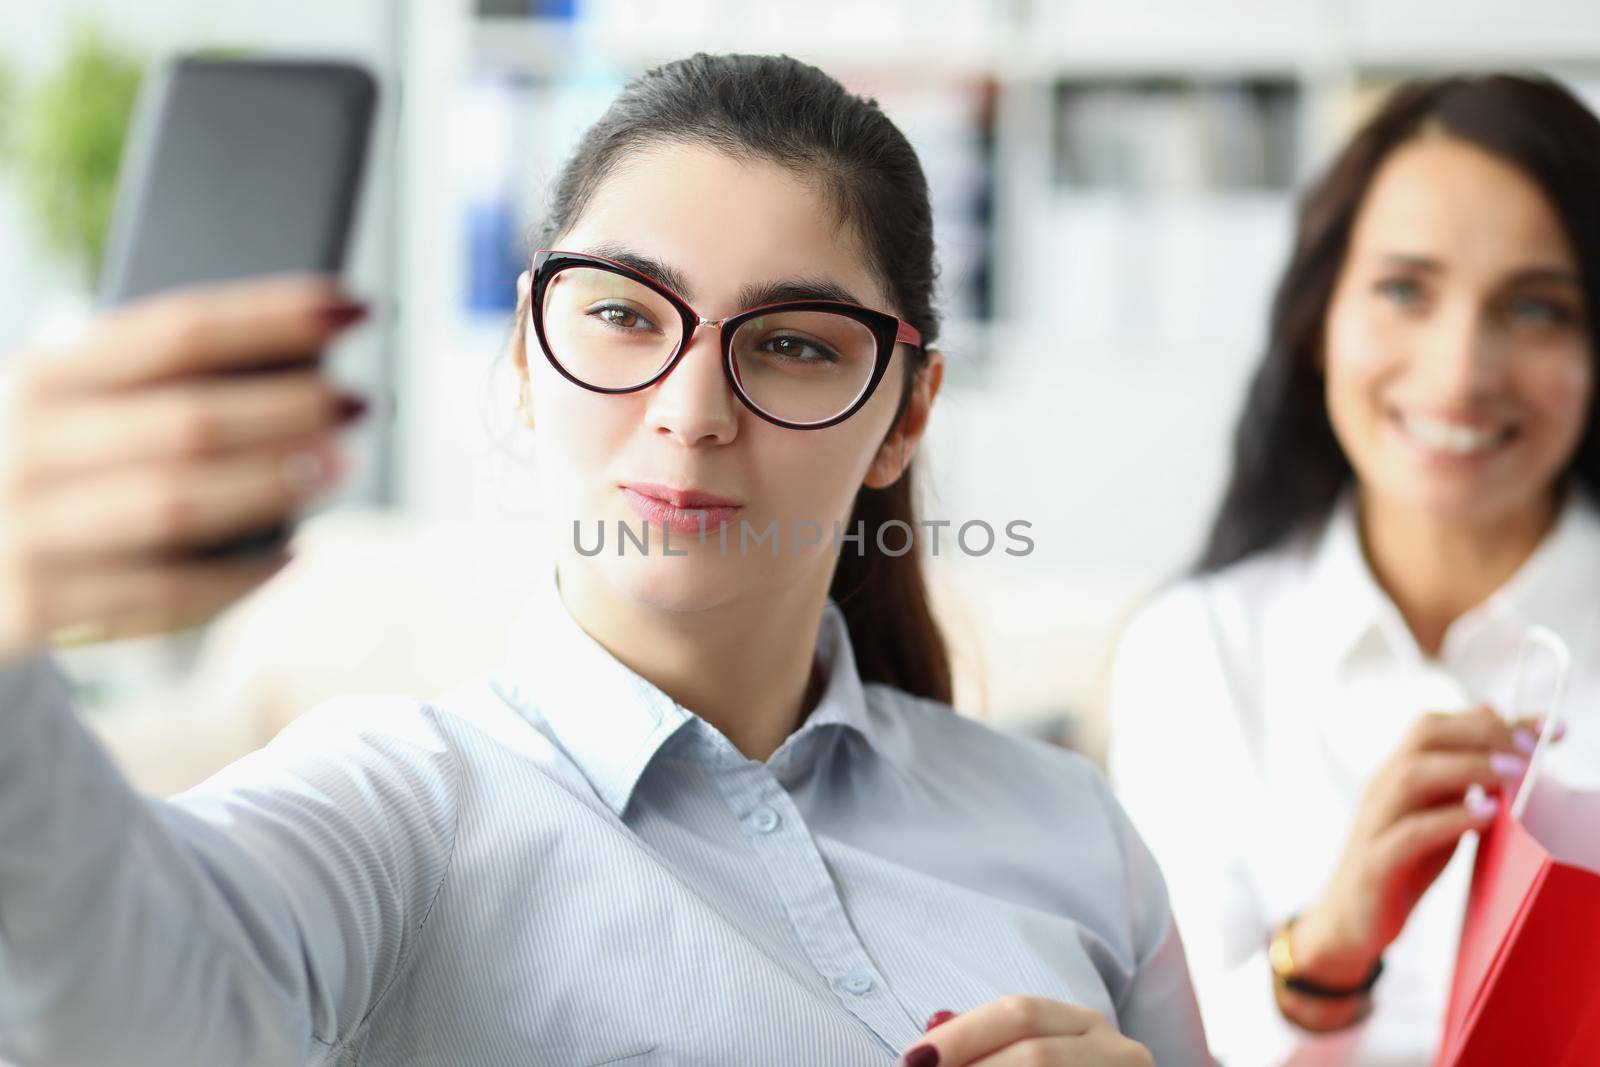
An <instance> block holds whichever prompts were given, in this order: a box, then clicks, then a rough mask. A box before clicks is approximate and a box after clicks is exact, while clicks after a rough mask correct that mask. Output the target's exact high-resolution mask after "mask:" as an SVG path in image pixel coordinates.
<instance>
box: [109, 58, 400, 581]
mask: <svg viewBox="0 0 1600 1067" xmlns="http://www.w3.org/2000/svg"><path fill="white" fill-rule="evenodd" d="M377 95H378V91H377V83H376V81H375V79H374V78H373V77H372V75H371V73H370V72H368V71H367V70H366V69H365V68H363V67H361V66H359V65H356V64H353V63H347V62H333V61H308V60H294V59H253V58H251V59H234V58H220V57H215V56H205V55H184V56H178V57H176V58H174V59H172V60H170V61H169V62H167V63H165V64H163V65H162V66H161V67H160V68H159V69H158V70H157V71H156V72H155V73H154V74H152V75H151V77H149V78H148V79H147V80H146V82H145V83H144V85H143V86H142V87H141V89H140V94H139V100H138V103H137V104H136V106H135V110H134V117H133V120H132V124H131V127H130V130H129V136H128V140H127V148H126V150H125V153H124V156H123V160H122V163H121V165H120V167H119V170H118V174H117V192H116V198H115V202H114V205H113V208H112V217H111V228H110V232H109V234H108V236H107V242H106V255H105V260H104V270H103V273H102V277H101V280H100V302H101V304H102V305H105V306H112V305H116V304H121V303H124V302H126V301H129V300H132V299H135V298H137V297H141V296H145V295H147V294H150V293H155V292H159V291H161V290H164V289H171V288H174V287H178V286H183V285H191V284H196V283H200V282H207V281H223V280H227V279H233V278H245V277H251V276H254V275H260V274H272V273H277V272H280V271H322V272H327V273H338V272H340V271H341V270H342V269H343V267H344V261H345V251H346V248H347V246H348V244H349V239H350V232H351V229H352V224H353V222H354V219H355V213H356V207H357V199H358V196H359V193H360V187H361V178H362V173H363V170H364V167H365V162H366V157H367V153H368V142H369V141H370V140H371V131H372V124H373V112H374V109H375V106H376V102H377ZM321 358H322V355H321V353H320V352H308V353H307V354H306V358H305V359H304V360H302V361H297V362H293V363H285V364H277V365H273V366H269V367H262V368H256V369H249V370H242V371H227V372H223V373H225V374H227V375H230V376H231V375H241V374H244V375H248V374H259V373H282V372H284V371H287V370H294V369H304V368H305V367H307V366H313V367H314V366H317V365H319V364H320V362H321ZM289 534H290V526H289V524H288V523H286V522H285V523H278V524H275V525H273V526H272V527H269V528H267V529H264V530H260V531H255V532H252V533H250V534H248V535H246V536H244V537H240V538H235V539H232V540H229V541H227V542H224V543H222V544H218V545H212V546H206V547H204V548H201V549H198V550H196V551H194V552H193V553H190V554H189V555H188V556H186V557H185V558H193V559H222V558H232V557H237V556H243V555H249V554H253V553H258V552H267V551H274V550H279V549H281V548H283V547H284V545H286V544H287V542H288V538H289Z"/></svg>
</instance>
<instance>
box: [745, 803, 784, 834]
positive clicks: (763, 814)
mask: <svg viewBox="0 0 1600 1067" xmlns="http://www.w3.org/2000/svg"><path fill="white" fill-rule="evenodd" d="M780 822H782V820H781V819H780V818H778V813H777V812H775V811H773V810H772V809H771V808H769V807H766V806H765V805H763V806H762V807H759V808H757V809H756V810H755V811H752V812H751V813H750V825H751V826H754V827H755V828H756V831H757V832H758V833H763V834H770V833H772V831H774V830H776V829H777V828H778V823H780Z"/></svg>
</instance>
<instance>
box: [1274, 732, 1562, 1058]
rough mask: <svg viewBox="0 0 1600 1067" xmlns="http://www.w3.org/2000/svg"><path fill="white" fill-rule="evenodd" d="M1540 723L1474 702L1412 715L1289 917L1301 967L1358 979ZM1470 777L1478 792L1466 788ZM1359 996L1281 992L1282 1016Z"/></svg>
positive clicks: (1321, 1019)
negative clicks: (1330, 858) (1314, 883)
mask: <svg viewBox="0 0 1600 1067" xmlns="http://www.w3.org/2000/svg"><path fill="white" fill-rule="evenodd" d="M1538 729H1539V724H1538V721H1537V720H1533V719H1524V720H1520V721H1518V722H1515V723H1507V722H1506V721H1505V720H1504V719H1502V718H1501V717H1500V716H1499V715H1497V714H1495V712H1494V711H1492V710H1491V709H1489V708H1487V707H1481V706H1480V707H1478V708H1475V709H1473V710H1472V711H1468V712H1462V713H1459V714H1448V713H1443V712H1433V713H1430V714H1426V715H1423V716H1421V717H1420V718H1418V719H1417V721H1416V723H1415V724H1414V725H1413V726H1412V728H1411V730H1410V731H1409V732H1408V733H1407V735H1406V738H1405V740H1404V741H1403V742H1401V744H1400V747H1399V749H1398V750H1397V751H1396V752H1395V754H1394V755H1393V756H1392V757H1391V758H1390V759H1389V761H1388V762H1387V763H1386V764H1384V766H1383V767H1382V768H1381V769H1380V770H1379V772H1378V773H1377V774H1376V775H1375V776H1373V779H1372V781H1371V782H1370V783H1369V784H1368V786H1367V789H1366V791H1365V793H1364V794H1363V796H1362V800H1361V805H1360V808H1359V809H1358V811H1357V814H1356V819H1355V823H1354V826H1353V827H1352V829H1351V832H1350V836H1349V838H1348V840H1347V842H1346V844H1345V848H1344V851H1343V853H1342V854H1341V856H1340V859H1339V863H1338V866H1337V867H1336V868H1335V871H1334V874H1333V877H1332V878H1331V879H1330V881H1329V884H1328V886H1327V889H1326V890H1325V891H1324V892H1323V894H1322V896H1321V898H1320V899H1319V900H1318V901H1317V902H1316V903H1315V904H1314V905H1313V906H1312V907H1310V908H1309V909H1307V910H1306V911H1305V912H1304V913H1303V914H1302V915H1301V917H1300V918H1299V919H1298V920H1297V921H1296V922H1295V924H1294V928H1293V934H1292V941H1291V945H1292V951H1293V954H1294V958H1295V961H1296V969H1297V971H1298V973H1299V974H1300V975H1301V976H1303V977H1306V978H1309V979H1311V980H1312V981H1314V982H1317V983H1318V984H1320V985H1325V986H1331V987H1335V988H1353V987H1357V986H1359V985H1361V983H1362V982H1363V980H1364V979H1365V978H1366V977H1367V976H1368V975H1369V974H1371V973H1372V970H1373V967H1374V965H1375V964H1376V963H1377V961H1378V959H1379V957H1380V956H1381V955H1382V954H1383V951H1384V950H1385V949H1386V948H1388V947H1389V945H1390V943H1391V942H1393V941H1394V939H1395V938H1396V937H1398V936H1399V935H1400V930H1401V928H1402V927H1404V925H1405V923H1406V919H1407V918H1409V917H1410V915H1411V912H1412V909H1413V908H1415V907H1416V905H1417V902H1418V901H1419V900H1420V899H1421V898H1422V895H1423V893H1424V892H1426V891H1427V889H1428V887H1429V886H1430V885H1432V884H1433V882H1434V879H1436V878H1437V877H1438V876H1439V873H1440V872H1441V871H1443V870H1444V867H1445V864H1447V863H1448V862H1449V861H1450V857H1451V856H1452V855H1453V854H1454V853H1455V850H1456V845H1457V843H1458V842H1459V841H1460V839H1461V836H1462V835H1463V834H1465V833H1466V832H1467V831H1469V830H1482V829H1484V828H1485V827H1486V826H1488V824H1489V823H1490V822H1492V821H1493V820H1494V817H1495V814H1496V812H1497V811H1498V809H1499V805H1500V804H1501V803H1503V802H1505V798H1506V797H1508V796H1509V795H1510V794H1511V792H1512V788H1511V787H1512V786H1514V784H1515V783H1516V782H1517V781H1518V780H1520V779H1521V777H1522V775H1523V773H1524V772H1526V771H1527V769H1528V761H1527V758H1526V754H1527V753H1530V752H1531V751H1532V748H1533V744H1532V742H1533V740H1534V739H1535V738H1536V737H1537V736H1538ZM1472 786H1479V787H1481V788H1482V789H1483V790H1484V795H1483V796H1482V797H1477V796H1473V795H1469V794H1468V790H1469V789H1470V788H1471V787H1472ZM1363 999H1364V998H1344V999H1334V1000H1328V999H1318V998H1309V997H1303V996H1299V995H1297V994H1295V993H1293V992H1292V991H1288V990H1283V991H1280V993H1279V1001H1280V1006H1282V1007H1283V1008H1284V1009H1285V1011H1286V1013H1287V1014H1288V1015H1289V1017H1290V1018H1292V1019H1294V1020H1295V1021H1297V1022H1300V1023H1301V1024H1302V1025H1305V1026H1307V1027H1308V1028H1311V1029H1331V1028H1336V1027H1338V1026H1342V1025H1346V1024H1348V1023H1349V1022H1350V1021H1352V1018H1351V1017H1352V1016H1355V1015H1359V1013H1360V1012H1361V1011H1362V1010H1363V1008H1364V1003H1363Z"/></svg>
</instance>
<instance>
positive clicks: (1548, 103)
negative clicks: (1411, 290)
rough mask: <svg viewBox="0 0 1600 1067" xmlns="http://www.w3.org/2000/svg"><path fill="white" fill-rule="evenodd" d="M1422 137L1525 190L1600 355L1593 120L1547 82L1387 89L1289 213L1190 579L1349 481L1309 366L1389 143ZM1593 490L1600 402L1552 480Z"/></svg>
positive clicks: (1280, 530)
mask: <svg viewBox="0 0 1600 1067" xmlns="http://www.w3.org/2000/svg"><path fill="white" fill-rule="evenodd" d="M1429 130H1437V131H1439V132H1442V133H1444V134H1447V135H1448V136H1451V137H1456V138H1459V139H1461V140H1464V141H1468V142H1470V143H1472V144H1474V145H1476V146H1478V147H1480V148H1483V149H1485V150H1486V151H1489V152H1492V153H1494V154H1495V155H1496V156H1498V157H1500V158H1501V159H1503V160H1505V161H1507V162H1508V163H1510V164H1512V165H1513V166H1515V167H1517V168H1518V169H1520V170H1521V171H1522V172H1523V173H1525V174H1526V175H1527V176H1528V177H1529V178H1530V179H1531V180H1532V181H1533V182H1534V183H1535V184H1537V185H1538V186H1539V188H1540V190H1541V191H1543V193H1544V195H1545V196H1546V197H1547V198H1548V199H1549V201H1550V203H1551V205H1552V206H1553V207H1554V209H1555V212H1556V215H1557V217H1558V218H1559V219H1560V220H1561V223H1562V226H1563V227H1564V228H1565V230H1566V234H1567V237H1568V239H1569V240H1570V241H1571V242H1572V245H1573V248H1574V250H1575V252H1576V255H1577V259H1578V273H1579V280H1580V284H1581V286H1582V289H1583V300H1584V306H1585V308H1586V309H1587V311H1588V315H1587V325H1588V330H1589V347H1590V352H1591V353H1596V352H1600V120H1597V119H1596V118H1595V116H1594V115H1593V114H1592V113H1591V112H1590V111H1589V110H1588V109H1587V108H1585V107H1584V106H1583V104H1581V103H1580V102H1579V101H1578V100H1577V99H1576V98H1575V97H1574V96H1573V95H1572V94H1571V93H1570V92H1568V91H1567V90H1566V89H1565V88H1563V87H1562V86H1561V85H1559V84H1557V83H1556V82H1555V81H1553V80H1551V79H1549V78H1545V77H1541V76H1537V75H1530V76H1515V75H1508V74H1491V75H1484V76H1478V77H1448V78H1440V79H1434V80H1427V81H1414V82H1409V83H1407V84H1405V85H1403V86H1401V87H1400V88H1399V89H1397V90H1396V91H1395V92H1394V93H1393V94H1392V95H1391V96H1390V97H1389V98H1388V100H1387V101H1386V102H1385V104H1384V106H1383V107H1382V108H1381V109H1380V110H1379V111H1378V113H1377V114H1376V115H1375V116H1374V117H1373V118H1372V119H1371V120H1369V121H1368V122H1367V123H1366V125H1364V126H1363V127H1362V128H1361V130H1360V131H1359V132H1358V133H1357V134H1356V135H1355V138H1354V139H1353V140H1352V141H1351V142H1350V143H1349V145H1347V146H1346V147H1345V149H1344V151H1343V152H1342V153H1340V155H1339V156H1338V158H1337V159H1335V160H1334V162H1333V165H1332V166H1331V167H1330V168H1329V170H1328V171H1327V173H1326V174H1325V175H1324V176H1323V178H1322V179H1321V180H1320V181H1318V182H1317V183H1316V184H1315V185H1314V186H1312V188H1311V189H1310V191H1309V192H1308V193H1307V194H1306V196H1305V198H1304V200H1303V201H1302V203H1301V208H1300V219H1299V232H1298V234H1297V236H1296V238H1295V245H1294V252H1293V254H1292V255H1291V257H1290V260H1289V266H1288V269H1287V270H1285V272H1284V274H1283V277H1282V279H1281V280H1280V282H1279V284H1278V290H1277V294H1276V297H1275V298H1274V301H1273V305H1272V317H1271V324H1270V327H1269V331H1268V341H1267V351H1266V356H1265V357H1264V358H1263V359H1262V361H1261V364H1260V366H1259V367H1258V368H1257V370H1256V373H1255V376H1254V378H1253V380H1252V381H1251V383H1250V389H1249V393H1248V395H1247V397H1246V400H1245V406H1244V411H1243V414H1242V415H1241V416H1240V418H1239V422H1238V426H1237V428H1236V430H1235V434H1234V442H1233V469H1232V473H1231V475H1230V476H1229V480H1228V486H1227V489H1226V491H1225V492H1224V494H1223V498H1222V504H1221V507H1220V508H1219V510H1218V512H1217V515H1216V518H1215V519H1214V520H1213V523H1212V526H1211V531H1210V534H1209V536H1208V538H1207V541H1206V546H1205V549H1204V551H1203V552H1202V553H1201V557H1200V560H1199V562H1198V563H1197V564H1196V570H1197V571H1200V572H1206V571H1213V570H1218V569H1220V568H1222V567H1225V566H1227V565H1228V564H1230V563H1233V562H1235V561H1237V560H1240V559H1243V558H1245V557H1246V556H1249V555H1252V554H1254V553H1257V552H1261V551H1265V550H1267V549H1270V548H1272V547H1274V546H1276V545H1278V544H1279V543H1281V542H1282V541H1284V540H1285V539H1287V538H1288V537H1289V536H1290V535H1292V534H1293V533H1295V532H1296V531H1297V530H1299V529H1302V528H1303V527H1305V526H1308V525H1312V524H1316V523H1320V522H1321V521H1323V520H1324V519H1325V518H1326V517H1327V515H1328V513H1329V512H1330V510H1331V509H1332V506H1333V503H1334V501H1335V500H1336V499H1337V497H1338V495H1339V493H1340V491H1341V490H1342V489H1343V487H1344V486H1345V485H1346V484H1347V483H1348V482H1349V481H1350V479H1351V477H1352V471H1351V467H1350V462H1349V460H1348V459H1347V458H1346V457H1345V455H1344V452H1343V450H1341V449H1340V447H1339V443H1338V441H1337V439H1336V438H1335V437H1334V433H1333V426H1332V424H1331V423H1330V421H1329V419H1328V411H1327V403H1326V401H1325V399H1324V395H1323V382H1322V375H1321V372H1320V371H1319V370H1318V369H1317V362H1318V360H1317V356H1318V353H1319V351H1320V348H1321V345H1322V337H1323V329H1324V320H1325V319H1326V317H1327V313H1328V304H1329V302H1330V300H1331V299H1332V296H1333V290H1334V286H1335V284H1336V283H1337V281H1338V278H1339V274H1340V271H1341V270H1342V268H1343V266H1344V260H1345V254H1346V250H1347V249H1348V246H1349V243H1350V231H1351V229H1352V227H1353V224H1354V222H1355V218H1356V214H1357V212H1358V211H1359V209H1360V207H1361V203H1362V201H1363V199H1364V198H1365V197H1366V193H1367V189H1368V187H1369V186H1370V185H1371V184H1372V179H1373V177H1374V175H1375V174H1376V173H1377V171H1378V168H1379V167H1380V166H1382V164H1383V162H1384V160H1385V159H1387V158H1388V156H1389V154H1390V153H1391V152H1393V151H1394V150H1395V149H1396V148H1397V147H1399V146H1400V145H1401V144H1403V143H1405V142H1407V141H1409V140H1411V139H1413V138H1415V137H1417V136H1418V135H1419V134H1422V133H1424V132H1425V131H1429ZM1572 479H1576V480H1577V481H1578V482H1579V483H1581V484H1583V485H1585V486H1586V487H1588V488H1589V489H1591V490H1595V491H1600V389H1597V390H1595V395H1594V396H1593V397H1592V398H1591V401H1590V408H1589V418H1588V424H1587V426H1586V428H1585V430H1584V434H1583V438H1582V440H1581V441H1580V443H1579V445H1578V448H1577V450H1576V452H1575V453H1574V454H1573V457H1572V459H1571V461H1570V463H1569V464H1568V466H1567V468H1566V469H1565V470H1564V471H1563V472H1562V474H1561V481H1562V483H1566V482H1568V481H1570V480H1572Z"/></svg>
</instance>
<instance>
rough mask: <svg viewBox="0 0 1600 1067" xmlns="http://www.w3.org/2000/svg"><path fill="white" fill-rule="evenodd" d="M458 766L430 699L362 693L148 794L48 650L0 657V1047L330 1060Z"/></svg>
mask: <svg viewBox="0 0 1600 1067" xmlns="http://www.w3.org/2000/svg"><path fill="white" fill-rule="evenodd" d="M458 778H459V775H458V769H457V766H456V763H455V757H454V756H453V754H452V752H451V750H450V748H449V746H448V745H447V744H446V743H445V741H444V739H443V738H442V736H441V732H440V731H439V730H438V729H437V723H436V722H435V721H434V719H433V713H432V711H431V709H430V708H428V707H427V706H426V705H422V706H420V707H419V705H418V703H417V702H415V701H412V700H410V699H408V698H404V697H398V696H380V695H360V696H351V697H341V698H338V699H337V700H332V701H328V702H326V703H325V704H323V705H322V706H320V707H318V708H315V709H312V710H311V711H309V712H307V713H306V714H305V715H303V716H301V717H300V718H299V719H297V720H296V721H295V722H294V723H292V724H291V725H290V726H289V727H288V728H287V729H285V730H284V731H283V732H282V733H281V734H280V735H279V736H278V737H277V738H276V739H275V740H274V741H273V742H272V743H271V744H269V745H267V746H266V747H265V748H263V749H261V750H260V751H258V752H255V753H252V754H250V755H249V756H246V757H244V758H243V759H241V760H239V761H237V762H236V763H234V764H232V765H231V766H229V767H228V768H226V769H224V770H223V771H221V772H219V773H218V774H217V775H214V776H213V777H212V778H211V779H209V780H207V781H206V782H203V783H201V784H200V785H198V786H196V787H195V788H193V789H191V790H189V791H188V792H186V793H183V794H180V795H178V796H176V797H173V798H170V799H167V800H162V799H159V798H156V797H151V796H146V795H143V794H140V793H138V792H137V791H135V790H134V789H133V788H132V787H131V786H130V785H129V784H128V782H127V780H126V779H125V778H124V777H123V776H122V774H121V772H120V771H119V770H118V769H117V768H116V766H115V765H114V763H113V762H112V760H111V758H110V756H109V754H108V753H107V752H106V750H105V749H104V747H103V745H102V744H101V743H100V742H99V740H98V739H97V738H95V737H94V735H93V734H92V733H91V732H90V731H89V730H88V729H87V728H86V727H85V726H84V725H83V723H82V722H81V721H79V719H78V717H77V715H76V714H75V712H74V709H73V708H72V706H71V698H70V691H69V688H68V685H67V683H66V680H65V678H63V676H62V675H61V673H60V671H59V669H58V668H57V665H56V664H55V663H54V662H53V661H52V660H51V659H50V658H49V657H47V656H41V657H38V658H36V659H33V660H31V661H25V662H23V663H21V664H13V665H11V666H9V667H0V1058H5V1057H13V1058H15V1059H17V1060H18V1061H19V1062H23V1063H29V1064H58V1063H60V1064H66V1063H72V1064H79V1063H116V1064H119V1065H121V1067H138V1065H144V1064H150V1065H156V1064H160V1065H164V1067H170V1065H173V1064H182V1063H207V1064H212V1063H218V1064H220V1063H226V1064H239V1065H255V1064H279V1063H283V1064H289V1063H293V1064H305V1063H307V1062H318V1061H320V1060H323V1059H327V1058H329V1057H328V1055H327V1054H328V1053H330V1052H331V1051H332V1050H333V1049H334V1048H335V1047H337V1046H338V1045H339V1044H340V1043H341V1042H342V1041H344V1040H346V1039H348V1038H349V1037H350V1036H351V1035H352V1034H353V1033H354V1032H355V1031H356V1030H357V1029H359V1027H360V1025H361V1023H362V1021H363V1020H364V1019H365V1017H366V1016H367V1014H368V1013H369V1012H370V1011H371V1009H372V1008H373V1007H374V1006H375V1005H376V1003H377V1002H378V1000H379V998H381V997H382V995H383V993H384V991H385V989H387V988H388V986H389V985H390V984H391V983H392V982H393V981H394V980H395V978H396V976H397V975H398V974H399V973H400V972H401V969H402V968H403V967H404V966H405V963H406V960H407V957H408V953H409V952H410V950H411V948H412V946H413V945H414V944H415V942H416V940H417V937H418V934H419V933H420V931H421V929H422V926H423V923H424V922H425V921H426V919H427V915H428V909H429V907H430V905H431V903H432V900H433V898H434V895H435V894H436V893H437V892H438V890H439V888H440V886H441V885H442V883H443V879H444V875H445V871H446V870H447V868H448V863H449V856H450V853H451V849H452V847H453V845H454V835H455V814H456V804H457V789H458V784H459V783H458Z"/></svg>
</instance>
